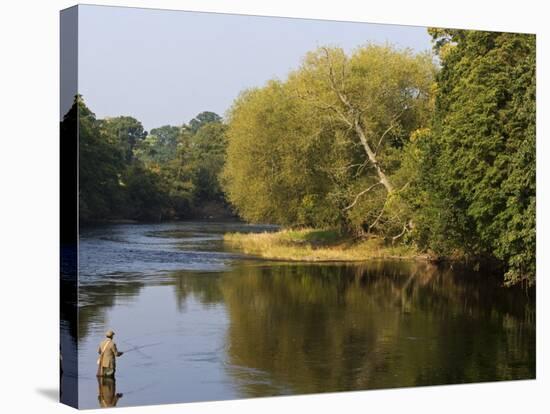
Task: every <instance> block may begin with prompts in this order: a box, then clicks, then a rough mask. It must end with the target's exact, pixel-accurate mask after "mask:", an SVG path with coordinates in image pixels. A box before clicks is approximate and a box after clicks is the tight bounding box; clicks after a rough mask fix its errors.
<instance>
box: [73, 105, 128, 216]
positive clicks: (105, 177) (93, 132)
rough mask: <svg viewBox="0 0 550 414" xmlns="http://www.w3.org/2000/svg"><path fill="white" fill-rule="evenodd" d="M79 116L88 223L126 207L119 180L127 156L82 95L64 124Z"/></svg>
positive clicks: (82, 205) (82, 201)
mask: <svg viewBox="0 0 550 414" xmlns="http://www.w3.org/2000/svg"><path fill="white" fill-rule="evenodd" d="M71 114H72V115H71ZM76 114H78V115H77V116H78V117H77V119H78V125H79V137H78V139H79V166H78V168H79V191H80V194H79V214H80V219H81V221H82V222H86V221H89V220H101V219H105V218H108V217H112V216H115V215H117V214H118V212H119V209H120V206H121V205H122V204H123V194H122V191H121V186H120V177H121V175H122V173H123V171H124V168H125V167H124V155H123V153H122V151H121V150H120V147H119V145H118V142H117V141H116V140H115V139H114V138H113V137H112V136H111V135H109V134H108V133H106V131H104V130H103V129H102V128H101V125H102V123H101V122H100V121H98V120H97V119H96V117H95V114H94V113H93V112H92V111H90V109H88V107H87V106H86V104H85V103H84V100H83V99H82V97H81V96H77V98H76V100H75V103H74V105H73V108H72V109H71V112H70V114H68V115H67V117H66V119H65V120H64V122H69V121H70V118H71V117H72V116H74V115H76ZM62 128H63V126H62Z"/></svg>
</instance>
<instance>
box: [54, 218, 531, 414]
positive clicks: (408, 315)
mask: <svg viewBox="0 0 550 414" xmlns="http://www.w3.org/2000/svg"><path fill="white" fill-rule="evenodd" d="M269 229H270V228H268V227H261V226H247V225H243V224H238V223H190V222H181V223H164V224H155V225H144V224H124V225H110V226H102V227H96V228H93V229H87V230H84V231H83V232H82V234H81V239H80V256H79V259H80V267H79V269H80V274H79V293H78V295H79V318H78V322H76V321H72V323H71V322H70V321H62V322H63V323H64V324H63V326H64V327H65V328H64V329H65V332H66V333H67V334H68V335H70V336H71V337H72V338H73V340H77V343H78V350H79V353H78V364H79V365H78V368H79V372H78V377H79V385H78V391H79V405H80V407H82V408H97V407H100V406H113V405H117V406H130V405H146V404H160V403H176V402H191V401H208V400H223V399H234V398H248V397H261V396H275V395H292V394H302V393H319V392H334V391H351V390H367V389H377V388H391V387H406V386H419V385H436V384H451V383H467V382H480V381H496V380H512V379H527V378H534V376H535V315H534V312H535V311H534V309H535V304H534V300H533V299H531V298H530V297H529V295H527V294H526V293H525V292H522V291H521V290H517V289H505V288H501V287H500V286H499V283H498V280H495V279H493V278H492V277H490V276H487V275H484V274H481V273H475V272H474V273H469V272H466V271H461V270H456V269H455V270H453V269H449V268H441V267H440V268H438V267H436V266H433V265H429V264H426V263H416V262H403V261H376V262H370V263H366V264H360V265H358V264H354V265H350V264H304V263H285V262H270V261H262V260H258V259H255V258H253V257H246V256H244V255H241V254H239V253H238V252H235V251H231V249H229V248H228V247H227V246H224V244H223V241H222V235H223V233H224V232H226V231H253V232H256V231H265V230H269ZM109 328H112V329H114V330H115V332H116V336H115V341H116V342H117V344H118V347H119V349H120V350H122V351H124V350H126V351H128V352H127V353H126V354H125V355H123V356H122V357H121V358H120V359H118V362H117V364H118V366H117V375H116V382H110V381H104V382H102V383H98V381H97V379H96V377H95V371H96V359H97V346H98V344H99V342H100V341H101V340H102V339H103V335H104V332H105V331H106V330H107V329H109Z"/></svg>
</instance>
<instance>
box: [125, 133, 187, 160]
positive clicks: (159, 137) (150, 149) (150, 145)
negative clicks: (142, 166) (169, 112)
mask: <svg viewBox="0 0 550 414" xmlns="http://www.w3.org/2000/svg"><path fill="white" fill-rule="evenodd" d="M180 134H181V127H177V126H172V125H164V126H162V127H160V128H154V129H152V130H151V131H150V133H149V134H148V135H147V137H146V138H145V139H143V140H141V141H140V142H139V144H138V145H137V147H136V148H135V150H134V155H135V156H136V157H137V158H138V159H140V160H141V161H143V162H144V163H146V164H156V165H160V164H164V163H166V162H168V161H170V160H171V159H173V158H174V157H175V154H176V150H177V146H178V140H179V137H180Z"/></svg>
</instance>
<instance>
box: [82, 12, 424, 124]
mask: <svg viewBox="0 0 550 414" xmlns="http://www.w3.org/2000/svg"><path fill="white" fill-rule="evenodd" d="M78 14H79V17H78V20H79V33H78V46H79V49H78V54H79V69H78V70H79V77H78V85H79V86H78V87H79V93H80V94H81V95H82V96H83V97H84V101H85V102H86V104H87V105H88V106H89V107H90V109H91V110H92V111H93V112H95V114H96V115H97V116H98V117H99V118H103V117H106V116H118V115H130V116H133V117H135V118H137V119H138V120H140V121H141V122H142V123H143V126H144V127H145V129H147V130H150V129H151V128H155V127H159V126H162V125H166V124H170V125H181V124H182V123H187V122H188V121H189V120H190V119H192V118H193V117H194V116H195V115H197V114H198V113H200V112H202V111H213V112H216V113H218V114H220V115H222V116H223V115H224V114H225V112H226V110H227V109H228V108H229V107H230V106H231V103H232V102H233V100H234V99H235V98H236V97H237V95H238V94H239V92H241V91H242V90H244V89H246V88H250V87H253V86H261V85H263V84H264V83H265V82H266V81H267V80H269V79H272V78H278V79H284V78H285V77H286V75H287V74H288V72H289V71H291V70H292V69H295V68H297V67H298V66H299V64H300V62H301V59H302V57H303V56H304V55H305V54H306V52H308V51H310V50H313V49H315V48H317V47H319V46H322V45H331V46H340V47H342V48H344V49H345V50H346V51H351V50H353V49H354V48H356V47H358V46H360V45H362V44H365V43H367V42H374V43H381V44H383V43H386V42H389V43H392V44H394V45H396V46H398V47H408V48H411V49H413V50H415V51H426V50H430V48H431V43H430V37H429V36H428V34H427V31H426V28H424V27H414V26H398V25H380V24H369V23H349V22H333V21H323V20H307V19H290V18H278V17H256V16H242V15H228V14H215V13H197V12H183V11H166V10H152V9H138V8H124V7H106V6H90V5H84V6H82V5H81V6H79V13H78Z"/></svg>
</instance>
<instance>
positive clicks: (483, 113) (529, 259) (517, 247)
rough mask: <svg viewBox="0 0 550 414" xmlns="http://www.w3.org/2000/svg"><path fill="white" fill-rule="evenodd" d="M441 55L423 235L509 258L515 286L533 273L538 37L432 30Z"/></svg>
mask: <svg viewBox="0 0 550 414" xmlns="http://www.w3.org/2000/svg"><path fill="white" fill-rule="evenodd" d="M432 34H433V36H434V40H435V42H436V50H437V48H439V50H441V48H442V47H444V46H445V45H447V48H446V50H445V53H444V55H443V56H440V58H441V63H442V68H441V71H440V72H439V74H438V79H437V80H438V91H437V99H436V107H435V114H434V119H433V126H432V131H431V133H430V134H429V139H427V140H426V142H425V143H424V156H423V160H422V168H423V173H422V177H423V178H422V179H423V189H424V191H426V192H428V193H429V194H430V197H429V200H428V202H427V203H426V207H425V209H424V211H423V212H422V215H423V218H424V220H425V222H426V223H425V226H424V231H425V232H426V234H424V235H423V236H422V241H423V242H424V243H426V245H427V246H428V247H429V248H431V249H432V250H434V251H436V252H440V253H443V254H448V253H449V251H451V250H456V249H460V250H465V251H467V252H468V253H469V254H472V255H477V256H479V255H481V256H494V257H496V258H498V259H500V260H502V261H503V262H505V263H507V267H508V272H507V274H506V279H507V281H508V282H512V283H515V282H518V281H521V280H527V281H528V282H530V283H532V282H534V278H535V37H534V36H532V35H520V34H510V33H492V32H477V31H461V30H458V31H457V30H453V31H442V30H439V31H433V32H432Z"/></svg>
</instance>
